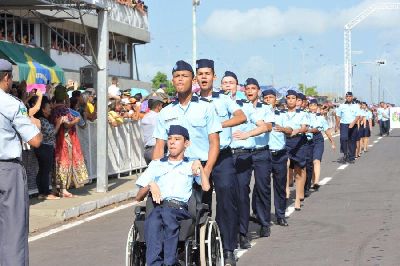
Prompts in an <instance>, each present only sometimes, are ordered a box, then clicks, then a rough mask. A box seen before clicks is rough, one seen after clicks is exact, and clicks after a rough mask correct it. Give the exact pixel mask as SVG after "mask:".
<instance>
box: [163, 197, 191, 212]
mask: <svg viewBox="0 0 400 266" xmlns="http://www.w3.org/2000/svg"><path fill="white" fill-rule="evenodd" d="M161 205H162V206H163V207H170V208H174V209H181V208H182V209H185V210H187V209H188V205H187V203H186V202H183V201H179V200H174V199H169V200H163V201H162V202H161Z"/></svg>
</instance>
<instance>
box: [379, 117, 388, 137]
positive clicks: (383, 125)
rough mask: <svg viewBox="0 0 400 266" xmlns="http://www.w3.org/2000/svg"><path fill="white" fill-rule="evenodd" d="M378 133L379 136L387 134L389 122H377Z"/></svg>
mask: <svg viewBox="0 0 400 266" xmlns="http://www.w3.org/2000/svg"><path fill="white" fill-rule="evenodd" d="M379 131H380V135H381V136H382V135H384V134H388V133H389V120H387V121H383V120H379Z"/></svg>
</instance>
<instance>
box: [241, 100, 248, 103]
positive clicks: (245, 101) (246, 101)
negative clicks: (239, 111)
mask: <svg viewBox="0 0 400 266" xmlns="http://www.w3.org/2000/svg"><path fill="white" fill-rule="evenodd" d="M242 102H243V103H249V102H250V101H249V100H245V99H242Z"/></svg>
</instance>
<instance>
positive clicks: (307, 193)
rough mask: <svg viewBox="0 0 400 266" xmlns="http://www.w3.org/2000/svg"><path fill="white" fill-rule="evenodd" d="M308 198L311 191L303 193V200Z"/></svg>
mask: <svg viewBox="0 0 400 266" xmlns="http://www.w3.org/2000/svg"><path fill="white" fill-rule="evenodd" d="M309 196H311V191H310V190H306V191H305V192H304V197H305V198H308V197H309Z"/></svg>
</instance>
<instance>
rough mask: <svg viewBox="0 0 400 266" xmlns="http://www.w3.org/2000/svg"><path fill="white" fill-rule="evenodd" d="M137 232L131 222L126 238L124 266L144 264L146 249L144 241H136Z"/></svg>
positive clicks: (141, 265)
mask: <svg viewBox="0 0 400 266" xmlns="http://www.w3.org/2000/svg"><path fill="white" fill-rule="evenodd" d="M137 239H138V232H137V230H136V228H135V225H134V224H133V225H132V226H131V229H130V230H129V233H128V238H127V240H126V251H125V254H126V255H125V256H126V257H125V265H126V266H145V265H146V249H145V247H144V243H140V242H138V241H137Z"/></svg>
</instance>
